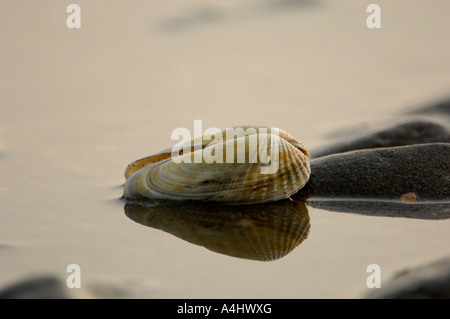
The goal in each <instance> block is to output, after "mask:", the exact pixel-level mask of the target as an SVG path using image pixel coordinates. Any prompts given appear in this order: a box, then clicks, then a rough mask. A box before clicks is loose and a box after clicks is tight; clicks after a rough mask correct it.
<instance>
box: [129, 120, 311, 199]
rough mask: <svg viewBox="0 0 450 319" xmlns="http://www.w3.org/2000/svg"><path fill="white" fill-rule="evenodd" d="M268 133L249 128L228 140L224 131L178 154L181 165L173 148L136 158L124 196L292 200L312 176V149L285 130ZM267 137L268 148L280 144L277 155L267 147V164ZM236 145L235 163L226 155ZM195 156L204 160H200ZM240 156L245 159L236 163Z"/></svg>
mask: <svg viewBox="0 0 450 319" xmlns="http://www.w3.org/2000/svg"><path fill="white" fill-rule="evenodd" d="M245 128H249V127H248V126H247V127H245ZM255 128H257V129H258V128H259V127H255ZM274 131H275V132H276V133H277V134H275V133H273V132H274ZM267 132H268V134H261V133H260V131H258V130H253V131H252V130H247V131H246V134H245V135H243V136H238V137H236V136H233V137H232V138H227V136H226V134H225V131H223V135H222V137H223V138H222V139H218V140H215V141H213V142H210V143H203V144H202V149H198V150H194V149H193V147H192V148H191V151H190V152H189V151H188V152H185V153H184V154H182V155H181V156H180V157H179V158H178V161H181V162H180V163H176V162H175V161H174V158H172V157H171V156H170V150H168V151H164V152H161V153H158V154H156V155H154V156H150V157H147V158H144V159H141V160H138V161H135V162H133V163H132V164H130V165H129V166H128V168H127V170H126V173H125V175H126V177H127V176H129V177H128V179H127V181H126V183H125V186H124V197H125V198H142V197H144V198H162V199H171V200H202V201H217V202H224V203H229V204H232V203H236V204H253V203H264V202H269V201H276V200H280V199H285V198H288V197H289V196H290V195H292V194H294V193H296V192H297V191H298V190H299V189H301V188H302V187H303V186H304V185H305V184H306V182H307V181H308V179H309V175H310V166H309V160H310V158H309V152H308V150H307V149H306V148H305V147H304V146H303V145H302V144H301V143H300V142H298V141H297V140H296V139H295V138H293V137H292V136H291V135H289V134H288V133H286V132H285V131H282V130H279V131H278V129H276V130H273V129H272V130H268V131H267ZM247 133H248V134H247ZM209 141H210V140H209ZM264 141H267V145H268V147H269V148H268V149H269V150H270V149H271V148H270V147H272V146H273V145H275V146H277V147H276V148H274V150H277V151H276V154H272V153H271V151H269V152H268V151H267V148H266V149H264V150H265V151H266V154H267V153H268V154H270V161H269V162H266V160H267V158H266V159H265V160H264V159H262V158H261V154H262V152H261V150H260V149H259V146H261V145H265V144H264ZM232 149H233V150H234V155H235V159H234V160H233V161H232V162H231V163H230V162H229V161H227V160H226V156H227V150H232ZM219 150H223V153H224V154H223V163H218V162H217V161H216V162H214V161H212V156H213V155H212V154H214V155H216V154H217V153H216V152H217V151H219ZM228 155H229V154H228ZM198 156H199V157H198ZM196 157H197V158H200V159H202V162H201V163H195V162H194V159H195V158H196ZM238 158H241V159H244V160H243V161H244V162H241V163H239V162H237V161H238V160H237V159H238ZM140 167H142V168H140ZM139 168H140V169H139ZM264 170H266V173H263V172H264ZM267 171H269V172H270V173H267Z"/></svg>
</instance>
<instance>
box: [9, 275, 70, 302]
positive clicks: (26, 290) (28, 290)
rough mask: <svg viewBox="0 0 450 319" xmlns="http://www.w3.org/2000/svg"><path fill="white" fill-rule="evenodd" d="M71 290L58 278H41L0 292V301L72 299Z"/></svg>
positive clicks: (17, 284)
mask: <svg viewBox="0 0 450 319" xmlns="http://www.w3.org/2000/svg"><path fill="white" fill-rule="evenodd" d="M68 291H69V289H68V288H67V286H66V285H65V283H63V282H62V280H60V279H59V278H57V277H53V276H39V277H33V278H30V279H25V280H24V281H21V282H18V283H16V284H13V285H11V286H9V287H7V288H5V289H4V290H3V291H1V292H0V299H70V298H72V297H71V294H70V293H69V292H68Z"/></svg>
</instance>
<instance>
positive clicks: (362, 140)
mask: <svg viewBox="0 0 450 319" xmlns="http://www.w3.org/2000/svg"><path fill="white" fill-rule="evenodd" d="M436 142H442V143H450V130H449V129H448V128H447V127H445V126H444V125H441V124H438V123H434V122H431V121H425V120H417V121H413V122H408V123H404V124H400V125H397V126H394V127H391V128H388V129H385V130H381V131H379V132H375V133H372V134H369V135H367V136H362V137H358V138H355V139H353V140H350V141H347V142H342V143H338V144H336V145H332V146H328V147H325V148H324V149H322V150H318V151H312V152H311V154H312V157H313V158H317V157H321V156H325V155H329V154H334V153H342V152H347V151H352V150H359V149H366V148H380V147H392V146H404V145H411V144H420V143H436Z"/></svg>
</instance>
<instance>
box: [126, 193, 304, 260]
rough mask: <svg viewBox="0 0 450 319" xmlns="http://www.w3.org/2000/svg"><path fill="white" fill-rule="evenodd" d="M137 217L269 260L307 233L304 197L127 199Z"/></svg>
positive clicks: (208, 244) (215, 247) (216, 247)
mask: <svg viewBox="0 0 450 319" xmlns="http://www.w3.org/2000/svg"><path fill="white" fill-rule="evenodd" d="M124 210H125V214H126V215H127V216H128V217H129V218H130V219H132V220H133V221H135V222H137V223H140V224H142V225H145V226H149V227H152V228H156V229H160V230H162V231H165V232H167V233H170V234H172V235H174V236H177V237H179V238H181V239H184V240H186V241H188V242H190V243H192V244H196V245H200V246H204V247H205V248H207V249H209V250H211V251H213V252H216V253H220V254H224V255H228V256H232V257H238V258H244V259H251V260H260V261H271V260H276V259H279V258H282V257H283V256H286V255H287V254H289V253H290V252H291V251H292V250H294V249H295V248H296V247H297V246H298V245H300V243H302V242H303V241H304V240H305V239H306V238H307V237H308V234H309V230H310V220H309V214H308V209H307V207H306V205H305V202H303V201H292V200H289V199H287V200H282V201H278V202H272V203H267V204H258V205H239V206H235V205H233V206H229V205H218V204H213V203H203V204H199V203H195V202H177V201H161V200H154V201H133V202H131V201H127V203H126V204H125V207H124Z"/></svg>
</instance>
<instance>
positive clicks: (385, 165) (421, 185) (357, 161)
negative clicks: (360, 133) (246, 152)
mask: <svg viewBox="0 0 450 319" xmlns="http://www.w3.org/2000/svg"><path fill="white" fill-rule="evenodd" d="M406 193H414V194H415V196H416V198H417V200H418V201H422V200H446V199H447V200H448V199H450V143H430V144H417V145H410V146H400V147H390V148H375V149H367V150H357V151H350V152H346V153H339V154H333V155H328V156H324V157H320V158H317V159H314V160H312V161H311V177H310V180H309V182H308V183H307V184H306V185H305V187H304V188H303V189H301V190H300V191H299V192H298V193H296V194H294V195H293V196H291V197H292V198H293V199H306V198H309V197H340V198H366V199H396V200H398V199H400V197H401V196H402V195H403V194H406Z"/></svg>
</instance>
